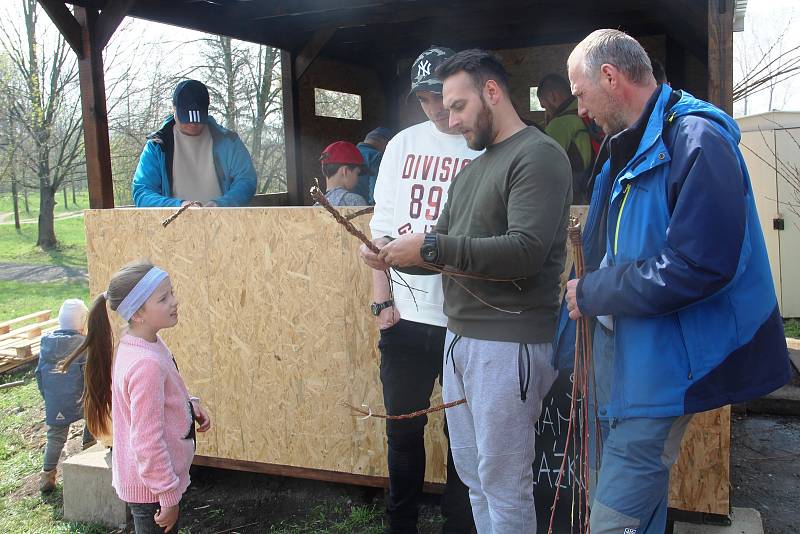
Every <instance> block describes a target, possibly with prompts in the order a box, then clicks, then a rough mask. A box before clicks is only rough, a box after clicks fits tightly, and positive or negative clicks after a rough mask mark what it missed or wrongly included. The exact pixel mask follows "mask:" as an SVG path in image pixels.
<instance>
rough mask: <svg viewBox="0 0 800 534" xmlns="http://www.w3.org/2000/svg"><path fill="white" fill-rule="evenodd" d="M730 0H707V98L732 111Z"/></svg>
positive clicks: (731, 15)
mask: <svg viewBox="0 0 800 534" xmlns="http://www.w3.org/2000/svg"><path fill="white" fill-rule="evenodd" d="M733 7H734V6H733V0H709V2H708V100H709V102H711V103H712V104H714V105H715V106H717V107H718V108H720V109H722V110H723V111H725V112H726V113H728V114H729V115H731V114H733Z"/></svg>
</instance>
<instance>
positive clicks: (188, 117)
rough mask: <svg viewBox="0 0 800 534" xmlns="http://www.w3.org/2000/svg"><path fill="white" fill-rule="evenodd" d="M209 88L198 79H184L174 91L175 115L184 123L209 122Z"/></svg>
mask: <svg viewBox="0 0 800 534" xmlns="http://www.w3.org/2000/svg"><path fill="white" fill-rule="evenodd" d="M208 103H209V99H208V88H206V86H205V84H204V83H203V82H198V81H197V80H183V81H182V82H181V83H179V84H178V85H177V86H175V91H174V92H173V93H172V105H173V106H175V115H176V116H177V117H178V120H179V121H181V122H183V123H190V122H199V123H201V124H206V123H207V122H208Z"/></svg>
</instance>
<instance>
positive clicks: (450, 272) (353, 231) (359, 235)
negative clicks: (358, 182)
mask: <svg viewBox="0 0 800 534" xmlns="http://www.w3.org/2000/svg"><path fill="white" fill-rule="evenodd" d="M314 181H315V182H316V185H314V186H313V187H311V189H310V191H309V192H310V193H311V198H313V199H314V200H315V201H317V202H318V203H319V205H320V206H322V207H323V208H325V209H326V210H327V211H328V213H330V214H331V215H332V216H333V218H334V219H336V222H338V223H339V224H341V225H342V226H344V227H345V229H346V230H347V232H348V233H349V234H350V235H352V236H353V237H355V238H356V239H358V240H359V241H361V242H362V243H364V245H366V246H367V248H368V249H370V250H371V251H372V252H374V253H375V254H378V253H380V249H379V248H378V247H376V246H375V244H374V243H373V242H372V241H370V240H369V238H368V237H367V236H366V235H364V232H362V231H361V230H359V229H358V228H356V227H355V226H354V225H353V223H351V222H350V219H353V218H355V216H357V215H360V214H361V212H357V213H355V214H353V216H352V217H349V218H348V217H345V216H344V215H342V214H341V213H339V210H337V209H336V208H334V207H333V206H332V205H331V203H330V202H328V199H327V198H325V195H324V194H323V192H322V190H321V189H320V188H319V182H318V181H317V180H316V178H315V179H314ZM362 211H364V210H362ZM419 267H422V268H423V269H426V270H428V271H433V272H436V273H441V274H443V275H447V276H460V277H463V278H472V279H475V280H488V281H490V282H517V281H519V280H522V278H494V277H491V276H486V275H483V274H479V273H465V272H462V271H458V270H455V269H450V268H448V267H441V266H439V265H435V264H433V263H423V264H422V265H419ZM459 285H461V284H459ZM461 287H462V288H463V287H464V286H461ZM465 289H466V288H465ZM467 291H468V292H469V290H467ZM470 293H471V292H470ZM492 307H494V306H492Z"/></svg>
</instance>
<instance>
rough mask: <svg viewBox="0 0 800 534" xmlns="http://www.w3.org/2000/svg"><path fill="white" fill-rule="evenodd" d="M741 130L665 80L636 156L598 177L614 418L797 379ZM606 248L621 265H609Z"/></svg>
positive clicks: (600, 289) (595, 312)
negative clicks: (614, 171)
mask: <svg viewBox="0 0 800 534" xmlns="http://www.w3.org/2000/svg"><path fill="white" fill-rule="evenodd" d="M678 97H679V98H678ZM739 139H740V133H739V128H738V126H737V125H736V123H735V122H734V120H733V119H731V118H730V117H729V116H728V115H726V114H725V113H724V112H722V111H721V110H719V109H717V108H716V107H714V106H712V105H711V104H709V103H707V102H704V101H702V100H698V99H696V98H694V97H692V96H691V95H690V94H688V93H685V92H684V93H673V91H672V90H671V89H670V88H669V87H668V86H666V85H664V86H661V88H660V93H659V95H658V97H657V100H656V102H655V107H654V109H653V111H652V113H651V114H650V116H649V118H648V119H647V125H646V128H645V130H644V135H643V136H642V139H641V142H640V144H639V147H638V149H637V150H636V153H635V155H634V156H633V158H631V159H630V160H629V161H628V162H627V164H626V165H624V166H623V167H622V170H621V171H620V172H619V174H617V175H616V176H611V175H610V161H609V162H606V164H605V165H604V166H603V169H602V171H601V173H600V174H599V175H598V177H597V180H596V181H595V184H594V188H593V192H592V199H591V205H590V209H589V214H588V216H587V220H586V224H585V227H584V256H585V259H586V265H587V269H588V270H592V269H594V270H592V271H591V272H588V273H587V274H586V275H585V276H584V277H583V278H582V279H581V280H580V282H579V283H578V287H577V300H578V306H579V308H580V310H581V311H582V312H583V314H584V315H587V316H593V317H595V316H600V315H613V317H614V331H615V336H614V343H615V345H614V364H613V369H614V372H613V373H614V377H613V383H612V384H610V387H611V400H610V402H609V405H608V406H605V407H600V413H601V415H602V416H603V417H604V418H630V417H668V416H678V415H683V414H688V413H695V412H701V411H705V410H710V409H713V408H717V407H720V406H724V405H726V404H731V403H737V402H743V401H746V400H748V399H752V398H755V397H759V396H761V395H764V394H766V393H769V392H771V391H773V390H775V389H777V388H779V387H780V386H782V385H784V384H786V383H787V382H788V380H789V360H788V351H787V348H786V340H785V337H784V333H783V322H782V319H781V316H780V313H779V311H778V305H777V299H776V297H775V289H774V287H773V284H772V276H771V273H770V267H769V260H768V257H767V251H766V246H765V244H764V237H763V235H762V233H761V227H760V225H759V220H758V214H757V213H756V207H755V202H754V199H753V191H752V187H751V185H750V177H749V175H748V172H747V167H746V166H745V162H744V160H743V158H742V155H741V153H740V151H739V149H738V146H737V145H738V143H739ZM606 208H607V209H608V212H607V217H606V219H605V220H606V222H607V224H605V225H603V224H602V223H601V221H602V220H603V213H604V212H605V210H606ZM606 251H608V259H609V265H608V267H605V268H600V269H598V268H597V267H598V266H599V264H600V262H601V260H602V258H603V256H604V254H606ZM565 323H566V321H562V322H561V329H560V338H559V342H560V344H561V346H560V347H557V348H558V349H561V350H560V352H564V350H563V349H564V348H565V346H569V344H570V343H572V344H573V345H572V346H574V322H572V321H569V323H571V324H565ZM565 326H567V327H569V328H565ZM570 330H572V332H570ZM570 334H571V335H570Z"/></svg>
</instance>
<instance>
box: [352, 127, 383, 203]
mask: <svg viewBox="0 0 800 534" xmlns="http://www.w3.org/2000/svg"><path fill="white" fill-rule="evenodd" d="M356 146H357V147H358V150H359V151H360V152H361V156H362V157H363V158H364V166H365V167H366V168H367V169H368V170H369V172H362V173H361V175H360V176H359V177H358V185H357V186H356V188H355V189H354V190H353V193H357V194H359V195H361V196H362V197H364V198H366V199H367V201H368V202H369V203H370V204H375V183H376V182H377V181H378V169H380V166H381V159H383V152H381V151H380V150H378V149H377V148H375V147H374V146H372V145H370V144H367V143H363V142H362V143H358V145H356Z"/></svg>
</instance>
